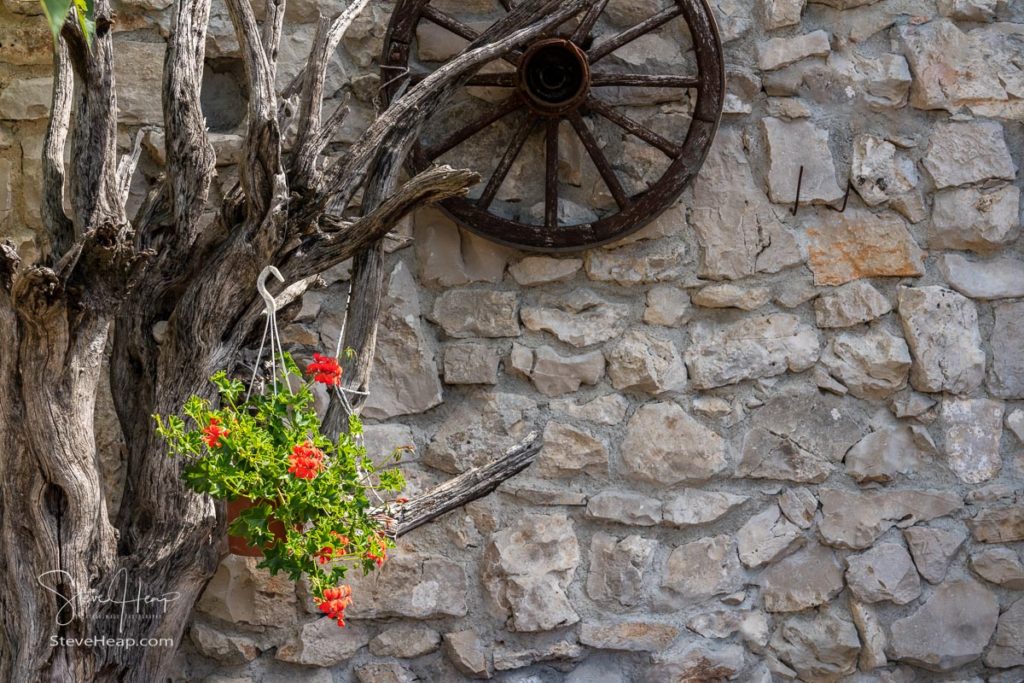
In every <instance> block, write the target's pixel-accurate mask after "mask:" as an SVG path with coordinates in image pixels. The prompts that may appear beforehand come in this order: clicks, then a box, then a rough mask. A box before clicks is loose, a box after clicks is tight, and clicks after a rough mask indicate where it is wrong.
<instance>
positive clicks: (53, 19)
mask: <svg viewBox="0 0 1024 683" xmlns="http://www.w3.org/2000/svg"><path fill="white" fill-rule="evenodd" d="M39 4H40V5H42V7H43V14H45V15H46V21H47V23H49V24H50V31H51V32H52V33H53V39H54V40H56V39H57V36H58V35H59V34H60V28H61V26H63V25H64V20H65V19H67V18H68V12H70V11H71V4H72V0H39Z"/></svg>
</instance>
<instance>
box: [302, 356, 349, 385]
mask: <svg viewBox="0 0 1024 683" xmlns="http://www.w3.org/2000/svg"><path fill="white" fill-rule="evenodd" d="M306 372H307V373H308V374H310V375H313V380H314V381H317V382H320V383H321V384H328V385H330V386H336V385H338V384H341V366H340V365H338V361H337V360H336V359H334V358H331V357H330V356H324V355H321V354H319V353H314V354H313V362H312V363H310V364H309V365H307V366H306Z"/></svg>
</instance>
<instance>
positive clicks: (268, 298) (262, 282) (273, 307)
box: [256, 266, 284, 315]
mask: <svg viewBox="0 0 1024 683" xmlns="http://www.w3.org/2000/svg"><path fill="white" fill-rule="evenodd" d="M271 275H273V276H274V277H276V278H277V281H278V282H284V276H283V275H281V271H279V270H278V269H277V268H275V267H274V266H267V267H266V268H264V269H263V270H261V271H260V275H259V277H257V278H256V291H257V292H259V293H260V296H261V297H263V301H264V302H265V303H266V304H267V315H272V314H273V313H276V312H277V300H276V299H274V295H273V294H271V293H270V292H268V291H267V278H268V277H270V276H271Z"/></svg>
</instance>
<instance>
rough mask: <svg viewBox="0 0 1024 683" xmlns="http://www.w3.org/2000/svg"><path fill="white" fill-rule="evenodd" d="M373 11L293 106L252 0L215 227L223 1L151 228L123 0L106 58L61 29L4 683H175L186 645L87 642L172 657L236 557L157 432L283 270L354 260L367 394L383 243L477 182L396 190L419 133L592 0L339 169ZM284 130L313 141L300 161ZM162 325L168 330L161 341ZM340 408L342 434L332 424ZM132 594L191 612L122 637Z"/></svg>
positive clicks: (13, 344) (334, 21) (23, 302)
mask: <svg viewBox="0 0 1024 683" xmlns="http://www.w3.org/2000/svg"><path fill="white" fill-rule="evenodd" d="M367 2H368V0H353V3H352V5H351V7H350V8H349V9H348V10H346V11H345V12H343V13H342V14H340V15H339V16H338V17H334V18H323V19H322V20H321V22H320V25H319V27H318V31H317V34H316V37H315V39H314V41H313V43H312V45H311V50H310V56H309V60H308V62H307V65H306V67H305V69H304V70H303V71H302V72H301V73H300V74H299V76H298V77H296V79H295V81H294V82H293V83H292V84H291V85H289V86H288V87H287V88H286V89H285V90H284V92H283V93H278V92H276V91H275V86H274V83H275V72H276V58H277V51H278V44H279V41H280V37H281V22H282V20H283V16H284V11H285V6H284V2H283V0H268V2H267V7H266V9H265V12H264V13H263V16H265V17H266V19H265V20H264V21H263V23H262V25H261V24H260V23H259V22H257V20H256V18H255V16H256V15H255V12H254V10H253V7H252V6H251V4H250V0H228V2H227V6H228V9H229V11H230V14H231V18H232V21H233V22H234V26H235V30H236V34H237V37H238V42H239V45H240V46H241V51H242V54H243V57H244V60H245V69H246V78H247V80H248V94H249V100H248V102H249V103H248V106H249V110H248V119H247V120H248V130H247V133H246V138H245V150H244V157H243V161H242V163H240V164H239V168H240V169H241V175H240V179H239V183H238V184H237V185H236V186H235V187H234V188H233V189H232V190H231V191H230V192H229V193H228V195H227V196H226V197H225V198H224V201H223V202H222V208H221V209H220V211H219V213H218V214H217V216H216V219H215V220H214V221H213V223H212V225H211V224H210V221H209V220H204V214H206V212H207V211H208V203H209V193H210V184H211V179H212V177H213V173H214V162H215V156H214V152H213V148H212V146H211V144H210V141H209V139H208V136H207V133H206V129H205V122H204V118H203V114H202V111H201V109H200V96H199V95H200V88H201V84H202V71H203V61H204V54H203V51H204V45H205V43H206V29H207V22H208V20H209V14H210V0H177V2H176V5H175V11H174V16H173V18H172V21H171V35H170V38H169V40H168V45H167V54H166V60H165V65H164V73H163V83H162V98H163V111H164V138H165V141H166V142H165V145H166V158H167V163H166V175H165V177H164V178H163V181H162V182H161V183H160V185H159V186H158V187H157V188H155V189H154V190H153V191H152V192H151V193H150V196H149V197H148V199H147V201H146V203H145V205H144V207H143V209H142V210H141V211H140V212H139V214H138V216H137V217H136V218H135V219H134V220H129V218H128V216H127V215H126V211H125V202H126V198H127V188H128V185H129V182H130V179H131V174H132V172H133V170H134V166H135V162H136V161H137V158H138V156H137V151H136V152H135V153H130V154H128V155H127V156H126V157H125V158H120V159H119V158H118V154H117V145H116V139H117V102H116V96H115V90H114V70H113V57H114V44H113V41H112V37H111V32H110V26H111V22H112V9H111V5H110V2H109V0H97V2H96V27H97V30H96V36H95V38H94V40H93V42H92V45H91V46H90V45H89V44H88V43H87V42H86V41H85V39H84V37H83V36H82V35H81V33H80V32H79V29H78V27H77V24H76V22H75V21H74V20H73V19H69V22H68V23H67V24H66V26H65V27H64V30H63V32H62V34H61V36H60V38H59V40H58V42H57V44H56V49H55V61H54V74H55V78H54V93H53V108H52V112H53V114H52V120H51V122H50V125H49V128H48V133H47V137H46V142H45V146H44V153H43V178H44V188H43V193H42V203H43V206H42V215H43V218H44V223H45V226H46V229H47V230H48V231H49V233H50V234H49V238H50V239H49V243H50V244H51V245H52V250H51V253H49V254H47V255H45V257H43V258H42V259H40V262H38V263H32V264H25V263H21V262H20V261H19V259H18V255H17V253H16V252H15V251H14V249H13V247H11V246H10V245H7V244H5V245H2V246H0V330H2V331H3V338H4V343H3V344H2V345H0V544H2V552H0V680H5V681H17V682H18V683H23V682H25V681H54V682H57V681H59V682H61V683H65V682H66V681H139V682H140V683H152V682H154V681H160V680H164V679H165V678H166V676H167V674H168V666H169V663H170V661H171V659H172V657H173V655H174V648H162V647H134V648H124V647H106V646H85V645H76V644H74V643H73V642H70V641H73V640H74V639H85V638H103V637H110V638H118V637H129V636H130V637H132V638H136V639H139V638H171V639H174V641H175V642H178V641H179V640H180V638H181V636H182V633H183V630H184V628H185V626H186V624H187V622H188V618H189V614H190V612H191V609H192V606H193V604H194V603H195V601H196V599H197V598H198V596H199V594H200V592H201V591H202V589H203V587H204V585H205V583H206V581H207V580H208V579H209V577H210V576H211V575H212V573H213V572H214V570H215V569H216V566H217V563H218V561H219V559H220V557H221V553H222V552H223V543H222V539H223V536H224V533H223V532H224V525H225V520H224V519H223V518H219V517H218V514H217V506H216V505H215V504H214V501H212V500H211V499H209V498H205V497H202V496H197V495H195V494H193V493H192V492H190V491H189V490H188V489H186V488H185V487H184V486H183V485H182V481H181V478H180V476H179V468H180V464H179V463H178V462H177V461H176V460H175V459H172V458H168V457H166V454H165V451H164V449H163V447H162V445H161V443H160V440H159V438H158V437H157V436H156V434H155V433H154V430H153V426H154V425H153V421H152V419H151V416H152V415H153V414H156V413H160V414H170V413H175V412H177V411H178V410H179V409H180V406H181V405H182V403H183V401H184V400H185V399H186V398H187V397H188V396H190V395H192V394H203V395H211V394H212V392H211V391H210V389H209V386H208V383H207V378H208V377H209V376H210V375H211V374H212V373H213V372H214V371H215V370H217V369H219V368H223V367H229V366H230V365H231V364H232V362H233V361H234V360H235V359H236V358H237V357H238V355H239V352H240V351H241V350H242V348H243V347H244V346H245V345H246V343H247V341H248V340H250V339H251V337H252V333H253V329H254V328H255V326H256V325H258V324H259V323H260V320H261V314H262V302H261V301H260V300H259V297H258V296H257V295H256V290H255V282H256V277H257V275H258V273H259V272H260V270H261V269H263V268H264V267H265V266H267V265H276V266H278V267H279V268H280V269H281V271H282V272H283V273H284V274H285V277H286V279H287V280H288V281H289V282H295V281H298V280H302V279H307V280H308V279H312V277H313V276H315V275H316V274H317V273H319V272H321V271H323V270H325V269H327V268H330V267H331V266H333V265H335V264H337V263H339V262H341V261H343V260H345V259H348V258H355V272H354V276H353V277H354V283H353V294H352V298H351V304H350V310H349V311H348V316H349V321H350V323H349V325H348V329H347V336H346V341H345V343H346V345H348V346H350V347H352V348H353V349H354V350H355V352H356V353H355V361H353V366H352V367H350V368H349V369H348V370H349V372H347V373H346V378H347V381H348V383H349V388H352V389H364V388H366V386H367V384H368V382H369V377H370V371H371V360H372V358H373V347H374V341H375V338H376V321H377V315H378V313H379V310H380V301H381V296H382V289H383V287H382V278H383V267H382V260H381V251H380V247H379V242H380V240H381V238H382V237H383V236H384V235H386V234H387V232H388V231H389V230H390V229H391V227H392V226H394V225H395V224H396V222H397V221H398V220H400V219H401V218H402V217H403V216H404V215H405V214H407V213H408V212H409V211H411V210H412V209H413V208H415V207H417V206H419V205H422V204H424V203H430V202H434V201H438V200H440V199H443V198H447V197H451V196H456V195H459V194H461V193H464V192H465V191H466V189H467V188H468V187H469V186H471V185H472V184H473V183H475V182H476V181H477V178H476V177H475V176H474V175H473V174H471V173H468V172H465V171H458V170H453V169H450V168H445V167H439V168H432V169H429V170H427V171H425V172H424V173H422V174H420V175H418V176H416V177H414V178H411V179H409V180H407V181H406V182H404V183H402V182H400V168H401V164H402V160H403V158H404V156H405V154H406V151H407V150H408V147H409V145H410V143H411V141H412V140H413V138H414V136H415V135H416V131H417V130H418V128H419V126H420V125H421V124H422V122H423V120H424V119H425V118H426V117H427V116H429V115H430V114H431V113H432V112H433V111H435V110H436V108H437V107H438V106H439V105H440V104H441V103H442V102H443V101H444V99H445V98H446V97H448V96H449V94H450V93H451V92H452V90H453V89H454V88H455V87H457V86H458V85H459V84H460V83H463V82H465V80H466V79H468V78H470V77H471V76H472V74H473V73H474V72H475V70H476V69H478V68H479V67H480V66H481V65H482V64H484V63H485V62H486V61H489V60H490V59H491V58H493V57H494V56H495V55H498V54H501V53H502V52H504V51H507V50H510V49H514V48H517V47H521V46H522V44H523V43H525V42H526V41H528V40H530V39H531V38H533V37H535V36H537V35H540V34H542V33H543V32H545V31H547V30H549V29H551V28H552V27H553V26H555V25H557V24H558V23H561V22H562V21H564V20H565V19H566V18H568V17H570V16H572V15H573V14H574V13H576V12H579V11H581V10H582V9H584V8H586V7H589V6H590V5H591V4H592V3H593V0H570V1H569V2H552V1H546V0H524V1H523V2H521V3H520V4H518V5H517V6H516V8H515V9H514V10H513V11H511V12H510V13H509V15H508V18H507V19H506V20H505V21H503V22H500V23H499V24H498V25H496V26H495V27H493V28H492V29H491V30H489V31H488V32H487V33H486V34H485V35H483V36H481V37H480V39H479V40H477V41H475V42H474V43H473V44H471V45H470V46H469V47H468V48H467V49H466V51H465V52H464V53H463V54H462V55H460V56H459V57H457V58H456V59H454V60H452V61H451V62H449V63H448V64H446V65H445V66H444V67H443V68H441V69H439V70H438V71H437V72H435V73H434V74H432V75H431V76H429V77H427V78H426V79H424V80H423V81H422V82H419V83H418V84H416V85H414V86H404V87H403V88H402V92H403V93H404V94H403V95H402V96H400V97H398V98H396V99H395V100H394V101H393V102H392V104H391V105H390V106H389V107H388V108H387V109H385V110H383V111H381V112H380V114H379V117H378V119H377V120H376V121H375V122H374V123H373V124H372V125H371V126H370V128H369V129H368V130H367V132H366V134H365V135H364V136H363V137H362V138H361V140H360V141H359V142H358V143H356V144H355V145H354V146H353V147H352V148H351V149H349V150H348V151H347V152H346V153H345V154H344V155H342V156H340V157H337V158H329V157H327V156H325V154H324V150H325V147H326V145H327V142H328V140H329V139H330V137H331V135H332V132H333V130H334V129H335V128H336V127H337V125H338V124H339V123H340V122H341V120H342V119H343V118H344V114H345V111H344V108H340V109H339V110H338V111H335V112H332V113H331V114H329V115H328V116H327V117H326V118H324V117H323V116H322V113H323V112H322V108H323V107H322V104H323V100H322V98H323V85H324V79H325V72H326V69H327V64H328V60H329V58H330V55H331V53H332V52H333V50H334V49H335V48H336V47H337V45H338V43H339V41H340V39H341V37H342V35H343V34H344V32H345V29H346V28H347V26H348V25H349V24H350V23H351V22H352V20H353V19H354V17H355V16H356V14H357V13H358V11H359V10H360V9H362V7H363V6H365V5H366V4H367ZM155 96H157V92H156V89H154V97H155ZM283 96H289V97H290V96H296V97H298V98H299V103H298V106H297V107H283V106H281V97H283ZM292 112H294V116H295V117H296V120H295V121H291V120H290V119H289V117H290V116H291V115H292ZM289 125H297V128H296V129H297V130H299V131H301V134H300V135H298V136H297V139H296V142H295V143H294V144H293V145H292V147H291V148H290V149H286V148H285V147H284V145H283V143H282V140H283V139H284V138H285V136H284V134H283V131H284V130H285V129H286V127H287V126H289ZM68 141H70V149H69V150H68V151H69V153H68V154H66V153H65V147H66V145H67V143H68ZM65 158H68V159H70V161H68V162H65V161H64V160H65ZM65 188H67V189H68V191H69V193H70V196H69V197H68V198H67V199H65V196H64V193H65ZM360 189H363V194H362V199H361V202H359V203H358V204H354V202H353V199H354V198H355V197H356V196H357V193H358V191H359V190H360ZM349 216H354V217H352V218H349ZM293 295H294V293H293ZM160 322H166V325H167V332H166V334H165V335H162V336H161V337H160V340H161V341H159V342H158V341H157V338H156V337H155V336H154V334H153V330H154V326H155V325H156V324H157V323H160ZM108 343H109V345H110V348H111V349H112V352H111V357H110V365H109V372H110V384H111V387H112V388H113V395H114V399H115V407H116V410H117V414H118V418H119V420H120V423H121V427H122V430H123V432H124V435H125V440H126V443H127V462H126V470H127V475H126V484H125V493H124V498H123V502H122V505H121V507H120V509H119V512H118V516H117V518H116V520H114V521H113V522H111V521H110V519H109V516H108V511H107V509H106V504H105V502H104V501H105V499H104V495H103V490H102V486H101V480H100V475H99V468H98V463H97V453H96V448H95V438H94V424H93V422H94V407H95V400H96V393H97V387H98V385H99V384H100V382H101V379H102V378H101V373H102V372H103V371H104V368H105V367H106V366H105V365H104V362H103V361H104V349H105V348H106V347H107V346H108ZM331 414H332V416H334V417H337V414H338V410H337V407H335V409H334V410H332V413H331ZM536 450H537V445H536V444H526V445H523V446H521V447H519V448H517V449H514V450H513V451H512V452H510V454H509V455H508V456H507V458H506V459H505V460H503V461H502V462H501V463H498V464H495V465H494V466H488V467H485V468H482V469H481V470H479V471H475V472H473V473H469V474H467V475H463V477H460V478H459V480H457V481H454V482H451V483H449V484H446V485H444V486H443V487H442V488H441V489H440V490H439V491H437V492H434V493H432V494H428V496H426V498H425V499H424V500H422V501H413V502H412V503H410V504H409V506H408V508H407V512H406V517H407V518H406V519H403V520H401V521H400V527H401V530H402V532H403V533H404V532H405V531H407V530H409V529H410V528H413V527H414V526H416V525H418V524H422V523H425V522H427V521H429V520H431V519H434V518H435V517H437V516H438V515H440V514H443V513H444V512H446V511H447V510H450V509H452V508H453V507H456V506H457V505H460V504H463V503H465V502H467V501H468V500H472V499H473V498H474V497H478V496H480V495H485V494H486V493H487V492H489V491H491V490H493V489H494V487H495V486H496V485H497V484H498V483H499V482H500V481H501V480H503V479H504V478H507V477H508V476H511V475H512V474H515V473H516V472H518V471H519V470H521V469H522V468H523V467H525V466H526V464H528V463H529V461H530V459H531V458H532V457H533V455H534V454H535V453H536ZM41 577H43V578H41ZM126 581H127V582H128V585H129V586H130V587H131V589H132V590H134V589H135V587H137V586H138V587H141V590H142V591H143V593H144V594H146V595H150V596H155V597H161V596H172V595H173V596H176V599H174V600H173V601H168V602H166V613H159V610H152V609H150V610H144V611H145V612H147V613H148V614H150V615H153V614H154V613H156V616H148V617H145V616H144V617H142V618H132V619H130V620H127V621H126V620H122V619H120V618H119V616H120V614H121V612H122V606H121V605H120V604H116V603H115V604H110V603H108V602H105V601H104V600H97V599H95V596H115V595H119V594H120V591H121V590H122V588H123V585H124V584H125V582H126ZM133 609H134V605H129V607H128V610H129V611H131V610H133ZM55 638H56V639H58V640H57V641H55V640H54V639H55ZM54 642H56V643H57V644H56V645H54Z"/></svg>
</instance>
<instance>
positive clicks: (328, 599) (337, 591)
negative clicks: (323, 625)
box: [317, 586, 352, 626]
mask: <svg viewBox="0 0 1024 683" xmlns="http://www.w3.org/2000/svg"><path fill="white" fill-rule="evenodd" d="M317 604H318V605H319V606H320V611H321V612H323V613H324V614H326V615H327V616H328V617H330V618H331V619H335V620H337V622H338V626H344V625H345V608H346V607H348V606H349V605H351V604H352V587H351V586H338V587H337V588H328V589H327V590H325V591H324V597H323V598H321V599H320V600H317Z"/></svg>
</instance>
